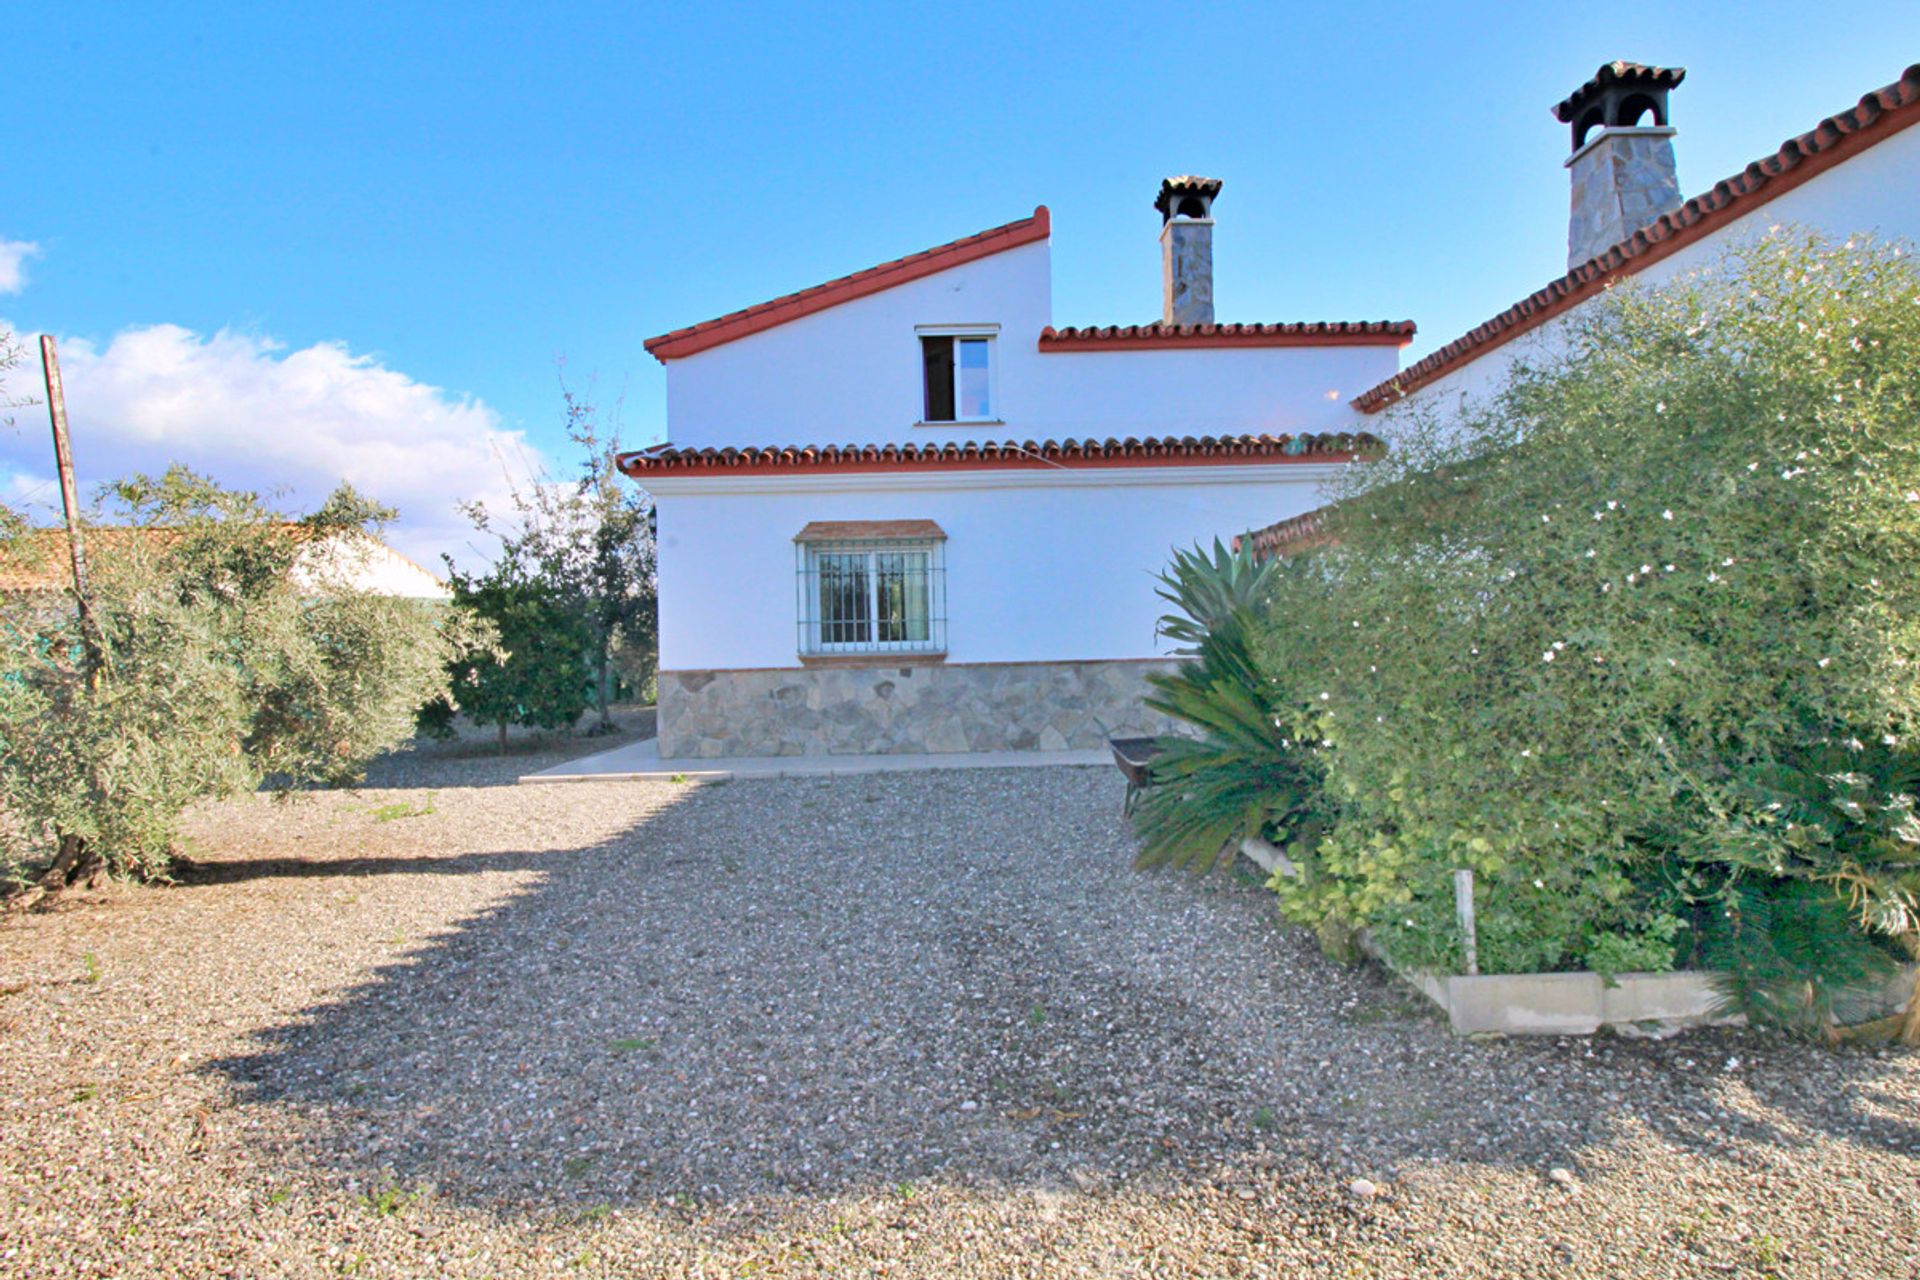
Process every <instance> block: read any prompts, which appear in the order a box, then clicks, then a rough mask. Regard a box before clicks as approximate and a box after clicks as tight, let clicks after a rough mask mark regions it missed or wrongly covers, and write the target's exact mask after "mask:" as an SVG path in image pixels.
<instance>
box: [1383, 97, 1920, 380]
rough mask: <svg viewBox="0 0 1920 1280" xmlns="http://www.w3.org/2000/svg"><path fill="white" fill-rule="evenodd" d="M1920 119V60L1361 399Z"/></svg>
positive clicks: (1481, 347) (1583, 292) (1587, 292)
mask: <svg viewBox="0 0 1920 1280" xmlns="http://www.w3.org/2000/svg"><path fill="white" fill-rule="evenodd" d="M1915 123H1920V63H1915V64H1914V65H1913V66H1910V67H1908V68H1907V69H1906V70H1905V71H1904V72H1902V73H1901V76H1900V78H1899V79H1898V80H1896V81H1894V82H1893V83H1892V84H1890V85H1887V86H1886V87H1885V88H1882V89H1876V90H1874V91H1873V92H1872V93H1869V94H1867V95H1866V96H1864V97H1863V98H1861V99H1860V101H1859V102H1858V103H1857V104H1856V105H1854V106H1852V107H1850V108H1848V109H1847V110H1845V111H1842V112H1840V113H1838V114H1837V115H1831V116H1828V117H1827V118H1826V119H1824V120H1822V121H1821V122H1820V123H1819V124H1817V125H1815V126H1814V127H1813V128H1812V129H1810V130H1809V131H1807V132H1806V133H1803V134H1801V135H1800V136H1799V137H1797V138H1789V139H1788V140H1787V141H1785V142H1783V143H1781V144H1780V146H1779V148H1778V149H1777V150H1776V151H1775V152H1774V153H1773V154H1772V155H1770V156H1766V157H1764V158H1762V159H1760V160H1756V161H1754V162H1753V163H1752V164H1750V165H1748V166H1747V167H1746V168H1745V169H1743V170H1742V171H1741V172H1739V173H1737V174H1735V175H1734V176H1733V177H1730V178H1726V179H1724V180H1722V181H1720V182H1717V183H1715V184H1714V185H1713V187H1712V189H1710V190H1708V191H1706V192H1703V193H1702V194H1700V195H1697V196H1695V197H1693V199H1691V200H1688V201H1687V202H1686V203H1685V204H1683V205H1681V206H1680V207H1679V208H1678V209H1676V210H1675V211H1674V212H1672V213H1668V214H1662V215H1661V216H1660V218H1659V220H1658V221H1656V222H1654V223H1653V224H1652V225H1651V226H1646V227H1642V228H1641V229H1640V230H1638V231H1636V232H1634V233H1633V234H1632V235H1631V236H1628V237H1627V238H1626V239H1625V240H1622V241H1621V242H1620V243H1618V244H1616V245H1614V246H1613V247H1612V248H1610V249H1608V250H1607V251H1606V252H1604V253H1602V254H1600V255H1599V256H1597V257H1595V258H1593V259H1591V260H1589V261H1587V262H1584V263H1582V264H1581V265H1579V266H1577V267H1575V268H1574V269H1573V270H1571V271H1569V272H1567V274H1565V275H1564V276H1561V277H1560V278H1559V279H1558V280H1555V281H1554V282H1553V283H1551V284H1549V285H1547V286H1546V287H1545V288H1543V289H1537V290H1535V291H1534V292H1533V293H1531V294H1529V295H1528V296H1527V297H1525V298H1522V299H1521V300H1520V301H1519V302H1517V303H1515V304H1514V305H1513V306H1511V307H1508V308H1507V309H1506V310H1505V311H1502V312H1501V313H1500V314H1499V315H1497V316H1494V317H1493V318H1492V319H1491V320H1488V321H1486V322H1485V323H1484V324H1481V325H1479V326H1477V327H1476V328H1474V329H1472V330H1469V331H1468V332H1467V333H1465V334H1463V335H1461V336H1460V337H1458V338H1455V339H1454V340H1453V341H1452V342H1449V343H1448V344H1447V345H1446V346H1444V347H1441V348H1440V349H1439V350H1438V351H1435V352H1433V353H1432V354H1430V355H1428V356H1426V357H1425V358H1424V359H1421V360H1418V361H1415V362H1414V363H1413V364H1410V365H1408V366H1407V367H1406V368H1405V369H1402V370H1401V371H1400V372H1399V373H1397V374H1395V375H1394V376H1393V377H1391V378H1388V379H1387V380H1386V381H1385V382H1382V383H1380V384H1379V385H1378V386H1376V387H1373V388H1370V389H1369V390H1367V391H1364V392H1362V393H1361V394H1360V395H1358V396H1356V397H1354V399H1353V400H1352V401H1351V403H1352V405H1353V407H1354V408H1356V409H1358V410H1360V412H1362V413H1378V412H1379V411H1380V410H1382V409H1384V408H1386V407H1387V406H1388V405H1389V404H1391V403H1393V402H1394V401H1395V400H1399V399H1402V398H1404V397H1406V396H1408V395H1411V394H1412V393H1413V392H1415V391H1417V390H1419V389H1420V388H1421V387H1424V386H1426V385H1427V384H1429V383H1431V382H1434V381H1437V380H1438V379H1439V378H1441V377H1443V376H1444V375H1446V374H1447V373H1450V372H1452V371H1453V370H1454V369H1457V368H1459V367H1461V366H1462V365H1466V364H1469V363H1471V362H1472V361H1473V360H1476V359H1478V358H1479V357H1480V356H1482V355H1484V354H1486V353H1487V352H1489V351H1491V350H1493V349H1494V348H1496V347H1499V346H1501V345H1502V344H1504V343H1507V342H1510V341H1512V340H1513V339H1514V338H1517V337H1519V336H1520V335H1521V334H1524V333H1527V332H1528V331H1530V330H1533V329H1536V328H1538V327H1539V326H1540V325H1542V324H1545V323H1546V322H1547V321H1548V320H1551V319H1552V318H1553V317H1555V316H1557V315H1559V314H1561V313H1562V312H1565V311H1569V310H1571V309H1572V308H1573V307H1575V306H1577V305H1578V304H1579V303H1581V302H1583V301H1585V300H1586V299H1587V298H1589V297H1591V296H1592V295H1593V294H1595V293H1597V292H1599V291H1600V290H1601V289H1603V288H1605V287H1606V286H1607V285H1609V284H1612V283H1614V282H1615V281H1618V280H1621V279H1623V278H1625V277H1627V276H1630V275H1633V274H1634V273H1636V272H1638V271H1642V270H1644V269H1646V268H1647V267H1650V266H1652V265H1653V264H1654V263H1656V262H1659V261H1660V260H1661V259H1663V258H1666V257H1669V256H1671V255H1672V254H1674V253H1676V252H1678V251H1679V250H1681V249H1683V248H1685V247H1686V246H1687V245H1690V244H1692V243H1693V242H1695V241H1696V240H1700V239H1703V238H1705V237H1706V236H1708V235H1710V234H1711V233H1712V232H1714V231H1715V230H1717V229H1719V228H1720V227H1722V226H1724V225H1725V224H1726V223H1729V222H1731V221H1733V220H1734V219H1735V218H1738V217H1741V216H1743V215H1745V214H1748V213H1751V212H1753V211H1754V210H1755V209H1758V208H1760V207H1761V206H1763V205H1765V204H1767V203H1769V202H1770V201H1772V200H1774V199H1776V198H1778V197H1779V196H1782V195H1785V194H1786V193H1787V192H1789V191H1791V190H1793V188H1795V187H1797V186H1799V185H1800V184H1801V183H1803V182H1805V181H1807V180H1808V179H1809V178H1812V177H1814V176H1816V175H1817V174H1820V173H1824V172H1825V171H1826V170H1828V169H1830V168H1832V167H1833V166H1834V165H1836V164H1839V163H1840V162H1841V161H1843V160H1846V159H1848V158H1849V157H1851V156H1854V155H1857V154H1859V153H1860V152H1861V151H1864V150H1866V149H1867V148H1868V147H1871V146H1873V145H1875V144H1876V143H1879V142H1883V141H1885V140H1886V139H1887V138H1890V137H1892V136H1893V135H1894V134H1896V133H1898V132H1900V131H1901V130H1902V129H1905V128H1906V127H1907V126H1908V125H1911V124H1915Z"/></svg>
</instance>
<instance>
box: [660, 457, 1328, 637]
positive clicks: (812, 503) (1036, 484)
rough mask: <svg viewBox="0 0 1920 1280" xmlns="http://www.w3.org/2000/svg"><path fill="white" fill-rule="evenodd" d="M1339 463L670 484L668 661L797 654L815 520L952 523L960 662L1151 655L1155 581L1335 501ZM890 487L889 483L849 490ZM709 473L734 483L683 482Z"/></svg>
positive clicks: (950, 611) (663, 561)
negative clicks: (800, 579)
mask: <svg viewBox="0 0 1920 1280" xmlns="http://www.w3.org/2000/svg"><path fill="white" fill-rule="evenodd" d="M1331 469H1332V468H1330V467H1329V466H1327V465H1325V464H1300V463H1289V464H1278V465H1269V466H1265V467H1186V468H1139V469H1107V470H1104V471H1102V472H1100V473H1099V479H1100V483H1097V484H1084V483H1077V482H1076V481H1077V480H1078V477H1075V478H1074V479H1073V480H1065V481H1063V480H1061V479H1060V478H1058V477H1050V476H1048V475H1047V474H1046V473H1032V472H1013V473H1009V472H1004V471H1002V472H967V473H958V475H949V476H947V477H930V476H913V477H910V478H903V477H899V476H884V477H881V476H876V477H871V478H869V479H868V480H867V481H864V482H863V481H861V480H857V479H854V478H849V477H840V478H839V479H838V481H837V483H836V486H835V487H833V488H827V487H824V486H823V485H821V484H820V483H819V482H808V481H806V480H794V479H775V478H771V477H768V478H763V479H756V480H753V481H732V480H723V481H711V480H709V481H704V482H702V481H697V480H692V479H682V480H677V481H671V480H670V481H663V482H662V483H661V485H660V488H659V489H658V490H656V491H655V495H654V496H655V501H656V503H657V504H658V508H659V520H660V525H659V529H660V661H661V666H662V668H663V669H666V670H687V669H707V668H741V667H792V666H796V665H798V656H797V644H798V635H797V626H796V624H797V618H796V610H797V600H796V597H797V592H796V580H795V575H796V567H795V566H796V561H795V550H794V543H793V536H794V535H795V534H796V533H798V532H799V531H800V529H801V527H802V526H803V525H805V524H807V523H808V522H809V521H813V520H884V519H931V520H934V521H937V522H938V523H939V524H940V526H941V528H943V529H944V530H945V531H946V533H947V538H948V541H947V550H946V567H947V616H948V635H947V638H948V661H950V662H1034V661H1044V662H1054V661H1067V660H1075V659H1112V658H1148V657H1153V656H1156V655H1157V654H1160V653H1163V652H1164V648H1163V647H1162V646H1160V645H1159V644H1158V643H1157V641H1156V638H1155V636H1154V622H1155V620H1156V619H1157V618H1159V616H1160V615H1161V614H1162V613H1164V612H1165V611H1166V610H1165V605H1164V602H1163V601H1161V600H1160V599H1159V598H1158V597H1157V596H1156V595H1155V594H1154V589H1155V586H1156V584H1155V582H1154V575H1155V574H1156V573H1158V572H1159V571H1160V570H1162V569H1163V568H1165V567H1166V564H1167V561H1168V557H1169V554H1170V552H1171V551H1172V550H1173V549H1174V548H1175V547H1188V546H1192V545H1193V544H1194V543H1196V542H1200V541H1205V542H1207V543H1209V544H1211V541H1212V539H1213V538H1215V537H1216V536H1218V537H1223V538H1225V537H1231V536H1232V535H1233V534H1234V533H1237V532H1242V531H1245V530H1247V529H1253V528H1257V527H1259V526H1262V525H1266V524H1270V523H1272V522H1273V521H1275V520H1280V519H1284V518H1286V517H1287V516H1290V515H1296V514H1298V513H1300V512H1302V511H1307V510H1310V509H1311V508H1313V507H1315V506H1318V505H1320V502H1321V497H1320V492H1319V485H1320V483H1321V482H1322V479H1323V478H1324V477H1325V475H1326V474H1327V473H1328V472H1329V471H1330V470H1331ZM1176 473H1177V474H1176ZM1080 475H1085V473H1080ZM1036 476H1038V477H1039V479H1038V481H1036V479H1035V477H1036ZM936 481H937V483H933V482H936ZM882 482H884V483H888V485H889V487H887V488H879V487H863V488H849V487H847V486H849V485H850V484H861V483H870V484H877V483H882ZM703 483H704V484H705V485H707V486H709V487H719V486H732V491H730V492H711V491H709V492H699V493H690V492H686V491H685V488H686V487H687V486H690V485H700V484H703ZM908 484H911V485H912V486H913V487H906V486H907V485H908Z"/></svg>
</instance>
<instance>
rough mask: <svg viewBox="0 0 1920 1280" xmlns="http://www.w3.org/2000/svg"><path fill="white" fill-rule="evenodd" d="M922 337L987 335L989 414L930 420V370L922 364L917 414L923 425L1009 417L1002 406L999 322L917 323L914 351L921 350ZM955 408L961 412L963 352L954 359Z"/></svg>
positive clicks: (961, 424) (962, 424)
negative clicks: (928, 385) (928, 388)
mask: <svg viewBox="0 0 1920 1280" xmlns="http://www.w3.org/2000/svg"><path fill="white" fill-rule="evenodd" d="M922 338H985V339H986V341H987V416H986V417H984V418H961V417H953V418H942V419H940V420H939V421H937V422H935V421H930V420H929V419H928V418H927V417H926V416H925V414H926V411H927V370H926V365H925V364H924V363H922V364H921V366H920V413H919V414H917V415H915V416H916V417H918V418H919V421H918V422H917V423H915V425H916V426H922V427H966V426H980V425H982V424H988V425H992V424H997V423H1003V422H1005V421H1006V415H1005V414H1004V413H1002V412H1001V409H1000V326H999V325H997V324H917V325H915V326H914V327H913V346H914V354H915V355H916V356H917V355H919V354H920V350H921V344H920V339H922ZM953 411H954V413H955V414H958V413H959V412H960V353H959V352H958V351H955V352H954V359H953Z"/></svg>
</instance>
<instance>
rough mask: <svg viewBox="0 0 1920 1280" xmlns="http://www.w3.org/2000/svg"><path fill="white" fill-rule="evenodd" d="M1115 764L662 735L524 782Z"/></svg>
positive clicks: (1101, 759) (1056, 755) (1096, 753)
mask: <svg viewBox="0 0 1920 1280" xmlns="http://www.w3.org/2000/svg"><path fill="white" fill-rule="evenodd" d="M1063 764H1064V765H1106V766H1109V767H1110V766H1111V765H1112V764H1113V756H1112V754H1111V753H1110V752H1108V751H1107V750H1106V748H1104V747H1097V748H1090V749H1087V750H1083V751H953V752H940V753H937V754H927V755H906V754H900V755H871V756H727V757H715V758H712V759H702V760H662V759H661V758H660V740H659V739H658V738H648V739H646V740H644V741H641V742H629V743H627V744H626V745H625V746H622V747H615V748H614V749H613V750H611V751H602V752H599V753H597V754H595V755H590V756H582V757H581V758H579V759H578V760H569V761H567V762H566V763H565V764H558V765H555V766H553V767H552V768H551V769H542V770H540V772H538V773H529V774H526V775H525V776H523V777H522V778H521V779H520V781H521V782H641V781H652V782H663V781H668V780H671V779H673V778H683V779H693V778H797V777H824V776H827V775H831V774H847V773H912V772H917V771H922V770H927V769H1042V768H1046V767H1048V766H1050V765H1063Z"/></svg>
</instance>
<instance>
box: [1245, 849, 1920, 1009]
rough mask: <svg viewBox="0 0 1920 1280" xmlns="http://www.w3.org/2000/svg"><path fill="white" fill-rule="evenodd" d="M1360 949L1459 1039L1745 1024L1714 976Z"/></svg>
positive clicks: (1278, 859) (1907, 977) (1894, 997)
mask: <svg viewBox="0 0 1920 1280" xmlns="http://www.w3.org/2000/svg"><path fill="white" fill-rule="evenodd" d="M1240 851H1241V852H1242V853H1243V854H1245V855H1246V856H1247V857H1248V858H1249V859H1250V860H1252V861H1253V862H1254V864H1255V865H1257V866H1259V867H1261V868H1262V869H1264V870H1265V871H1266V872H1267V873H1268V874H1269V875H1271V874H1273V873H1274V872H1276V871H1278V872H1280V873H1281V874H1283V875H1294V874H1295V871H1294V868H1293V864H1292V863H1291V862H1289V861H1288V860H1287V856H1286V855H1285V854H1284V853H1282V852H1281V851H1280V850H1279V849H1278V848H1276V847H1275V846H1273V845H1272V844H1269V843H1268V842H1267V841H1265V840H1249V841H1247V842H1246V843H1245V844H1243V845H1241V847H1240ZM1359 943H1360V949H1361V950H1362V951H1364V952H1365V953H1366V954H1367V955H1369V956H1371V957H1373V958H1374V959H1375V960H1377V961H1379V962H1380V963H1381V964H1382V965H1384V966H1385V967H1386V968H1387V969H1389V970H1391V971H1392V972H1393V973H1394V974H1395V975H1396V976H1398V977H1399V978H1400V979H1401V980H1402V981H1404V982H1406V983H1407V984H1408V985H1410V986H1412V987H1413V988H1414V989H1415V990H1417V991H1419V992H1420V993H1421V994H1423V995H1425V996H1426V997H1427V998H1428V999H1429V1000H1432V1001H1433V1002H1434V1003H1435V1004H1437V1005H1439V1006H1440V1008H1441V1009H1443V1010H1445V1011H1446V1015H1447V1021H1448V1022H1449V1023H1451V1024H1452V1026H1453V1030H1454V1031H1455V1033H1456V1034H1459V1035H1472V1034H1474V1033H1476V1032H1496V1033H1499V1034H1501V1035H1510V1036H1585V1035H1592V1034H1593V1033H1594V1032H1595V1031H1598V1030H1599V1029H1600V1028H1601V1027H1612V1028H1614V1029H1615V1030H1618V1031H1620V1032H1622V1033H1623V1034H1627V1035H1649V1036H1664V1035H1671V1034H1672V1033H1673V1032H1675V1031H1679V1030H1682V1029H1684V1028H1686V1027H1705V1026H1737V1025H1741V1024H1743V1023H1744V1022H1745V1021H1746V1020H1745V1019H1744V1018H1742V1017H1739V1016H1737V1015H1736V1016H1733V1017H1723V1016H1718V1015H1716V1013H1715V1007H1716V1006H1717V1005H1718V1004H1719V995H1718V993H1717V992H1716V991H1715V990H1714V986H1713V975H1712V974H1710V973H1707V972H1704V971H1701V970H1697V969H1683V970H1680V971H1679V972H1676V973H1620V974H1615V975H1614V978H1613V981H1612V982H1611V983H1609V982H1608V981H1607V980H1606V979H1604V978H1602V977H1601V976H1600V975H1599V974H1597V973H1585V972H1581V973H1489V974H1477V975H1473V976H1465V975H1462V976H1450V975H1445V974H1433V973H1420V972H1417V971H1414V970H1411V969H1407V968H1404V967H1402V966H1400V965H1397V964H1395V963H1394V962H1393V961H1392V960H1390V959H1388V957H1387V954H1386V952H1385V951H1383V950H1382V949H1381V948H1380V946H1379V944H1378V943H1377V942H1375V941H1374V939H1373V938H1372V937H1371V936H1370V935H1369V934H1368V933H1367V932H1366V931H1365V930H1362V931H1361V932H1360V935H1359ZM1912 990H1913V972H1912V970H1911V969H1909V970H1908V971H1907V972H1906V973H1904V974H1902V975H1901V976H1899V977H1897V978H1895V979H1894V980H1893V981H1892V982H1890V983H1889V984H1888V985H1887V987H1886V989H1885V990H1884V991H1882V992H1881V993H1880V994H1879V996H1878V998H1877V999H1872V1000H1869V1001H1867V1002H1865V1007H1864V1008H1861V1009H1858V1010H1853V1011H1850V1012H1851V1013H1852V1014H1853V1016H1854V1017H1856V1018H1858V1019H1861V1020H1865V1019H1868V1018H1874V1017H1885V1016H1887V1015H1889V1014H1894V1013H1898V1012H1900V1011H1901V1010H1902V1009H1903V1008H1905V1007H1906V1001H1907V997H1908V995H1909V993H1910V992H1911V991H1912Z"/></svg>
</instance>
